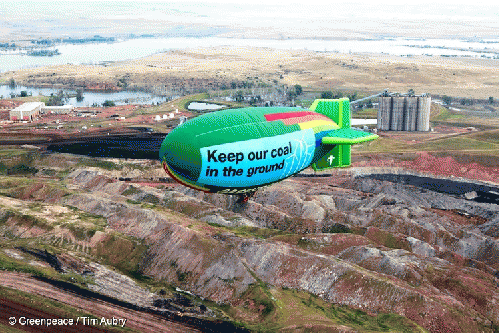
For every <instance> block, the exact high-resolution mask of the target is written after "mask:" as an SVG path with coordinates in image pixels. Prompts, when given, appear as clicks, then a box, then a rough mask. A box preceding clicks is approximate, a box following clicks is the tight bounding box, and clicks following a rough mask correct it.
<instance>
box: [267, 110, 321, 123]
mask: <svg viewBox="0 0 499 333" xmlns="http://www.w3.org/2000/svg"><path fill="white" fill-rule="evenodd" d="M314 114H318V113H315V112H310V111H300V112H286V113H270V114H266V115H265V119H267V121H274V120H282V119H288V118H297V117H304V116H309V115H314Z"/></svg>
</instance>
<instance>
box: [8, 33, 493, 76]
mask: <svg viewBox="0 0 499 333" xmlns="http://www.w3.org/2000/svg"><path fill="white" fill-rule="evenodd" d="M488 42H489V43H487V44H484V43H479V42H469V41H466V40H462V39H422V40H412V39H406V38H401V37H399V38H383V39H377V40H322V39H252V38H222V37H171V38H135V39H128V40H121V41H117V42H114V43H91V44H82V45H72V44H60V45H54V46H52V47H49V48H46V49H47V50H55V49H57V50H58V51H59V52H60V54H58V55H54V56H51V57H32V56H28V55H26V54H24V53H23V54H19V53H13V52H12V51H0V72H6V71H13V70H18V69H24V68H33V67H40V66H52V65H62V64H101V63H105V62H110V61H122V60H129V59H137V58H142V57H146V56H149V55H152V54H155V53H160V52H165V51H168V50H174V49H185V48H196V47H217V46H238V47H244V46H251V47H268V48H273V49H280V50H311V51H318V52H340V53H350V52H352V53H387V54H392V55H398V56H405V55H437V56H460V57H462V56H468V57H481V56H482V55H483V56H487V57H494V56H497V55H498V54H499V39H497V40H496V39H494V40H489V41H488ZM485 48H487V50H485ZM478 50H480V51H478Z"/></svg>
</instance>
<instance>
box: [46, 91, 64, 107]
mask: <svg viewBox="0 0 499 333" xmlns="http://www.w3.org/2000/svg"><path fill="white" fill-rule="evenodd" d="M65 100H66V98H65V97H64V92H63V91H62V90H59V92H58V93H57V95H54V93H52V94H50V97H49V100H48V102H47V103H46V104H47V105H56V106H61V105H64V102H65Z"/></svg>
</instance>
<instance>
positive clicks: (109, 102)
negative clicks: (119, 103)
mask: <svg viewBox="0 0 499 333" xmlns="http://www.w3.org/2000/svg"><path fill="white" fill-rule="evenodd" d="M115 105H116V104H115V103H114V102H113V101H110V100H108V99H106V100H105V101H104V103H102V106H103V107H105V108H107V107H110V106H115Z"/></svg>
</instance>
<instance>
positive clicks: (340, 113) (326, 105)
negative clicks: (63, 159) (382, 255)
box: [310, 98, 350, 128]
mask: <svg viewBox="0 0 499 333" xmlns="http://www.w3.org/2000/svg"><path fill="white" fill-rule="evenodd" d="M310 110H312V111H315V112H317V113H320V114H323V115H325V116H326V117H329V118H330V119H331V120H332V121H334V122H335V123H336V124H338V126H339V127H340V128H350V101H349V99H348V98H340V99H316V100H315V101H314V102H313V103H312V106H310Z"/></svg>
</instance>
